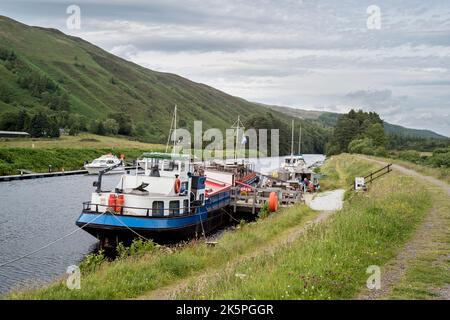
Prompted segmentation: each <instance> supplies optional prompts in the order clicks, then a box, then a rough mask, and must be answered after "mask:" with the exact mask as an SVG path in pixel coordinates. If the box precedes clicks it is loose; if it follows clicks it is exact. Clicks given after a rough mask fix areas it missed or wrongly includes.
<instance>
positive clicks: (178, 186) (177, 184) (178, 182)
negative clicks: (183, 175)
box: [174, 178, 181, 194]
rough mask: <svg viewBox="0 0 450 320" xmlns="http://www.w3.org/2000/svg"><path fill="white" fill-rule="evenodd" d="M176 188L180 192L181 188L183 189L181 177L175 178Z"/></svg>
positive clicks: (176, 191)
mask: <svg viewBox="0 0 450 320" xmlns="http://www.w3.org/2000/svg"><path fill="white" fill-rule="evenodd" d="M174 188H175V193H177V194H178V193H180V190H181V180H180V179H178V178H177V179H175V185H174Z"/></svg>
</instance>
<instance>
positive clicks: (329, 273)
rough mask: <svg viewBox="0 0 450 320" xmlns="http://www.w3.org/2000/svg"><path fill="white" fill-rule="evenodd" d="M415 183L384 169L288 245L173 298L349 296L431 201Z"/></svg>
mask: <svg viewBox="0 0 450 320" xmlns="http://www.w3.org/2000/svg"><path fill="white" fill-rule="evenodd" d="M348 157H349V156H346V155H345V156H342V157H338V158H336V160H335V161H338V162H342V161H344V162H345V161H348V159H349V158H348ZM355 161H357V160H355ZM340 165H341V168H343V167H344V165H343V164H342V163H341V164H340ZM351 170H353V169H351ZM399 186H401V188H399ZM416 186H417V185H416V183H415V181H414V180H413V179H412V178H409V177H402V176H400V175H398V174H396V173H392V174H390V175H389V176H385V177H383V178H381V179H380V180H378V181H377V182H376V183H375V184H374V185H373V186H372V187H371V188H370V191H369V192H368V193H360V194H356V195H354V196H353V197H350V198H349V200H348V201H347V203H346V205H345V207H344V209H343V210H342V211H341V212H339V213H338V214H336V215H335V216H334V217H333V218H332V219H331V220H329V221H327V222H326V223H324V224H321V225H318V226H316V227H315V228H312V229H311V230H310V231H309V232H307V233H306V234H305V236H304V237H303V238H301V239H299V240H297V241H296V242H294V243H293V244H292V245H290V246H286V247H285V248H283V249H282V250H279V251H277V252H276V253H274V254H272V255H269V256H258V257H255V258H254V259H252V260H249V261H244V262H243V263H241V264H238V265H236V266H235V267H234V268H232V269H231V270H228V271H227V272H224V273H222V274H221V275H220V276H219V277H217V278H216V279H214V280H212V281H209V282H207V283H203V284H202V285H199V284H195V285H192V286H191V287H190V288H189V289H188V290H186V291H184V292H182V293H180V294H179V295H178V296H177V298H183V299H184V298H187V299H350V298H354V297H355V296H356V295H357V294H358V292H359V291H360V289H361V288H362V287H363V286H364V285H365V282H366V280H367V278H368V277H369V275H368V274H366V270H367V268H368V267H369V266H371V265H378V266H382V265H383V264H385V263H386V262H387V261H389V260H390V259H391V258H393V257H394V256H395V255H396V253H397V252H398V250H399V249H400V248H402V246H403V245H404V243H405V242H406V241H407V240H408V239H409V238H410V236H411V234H412V233H413V231H414V230H415V228H416V226H417V225H418V224H419V222H420V221H422V218H423V217H424V215H425V213H426V212H427V211H428V209H429V208H430V207H431V200H430V198H429V195H428V193H427V192H424V191H423V190H419V189H418V188H417V187H416Z"/></svg>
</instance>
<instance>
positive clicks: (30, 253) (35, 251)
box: [0, 213, 105, 268]
mask: <svg viewBox="0 0 450 320" xmlns="http://www.w3.org/2000/svg"><path fill="white" fill-rule="evenodd" d="M104 214H105V213H102V214H101V215H99V216H98V217H95V219H94V220H92V221H91V222H88V223H86V224H85V225H84V226H82V227H79V228H77V229H75V230H73V231H71V232H69V233H68V234H66V235H64V236H62V237H60V238H58V239H56V240H54V241H52V242H50V243H48V244H46V245H45V246H42V247H40V248H39V249H36V250H34V251H31V252H29V253H27V254H24V255H23V256H20V257H18V258H15V259H12V260H10V261H8V262H5V263H2V264H0V268H1V267H4V266H7V265H9V264H11V263H14V262H17V261H19V260H22V259H25V258H27V257H29V256H31V255H33V254H35V253H38V252H39V251H42V250H44V249H47V248H48V247H50V246H51V245H53V244H55V243H57V242H58V241H61V240H63V239H65V238H67V237H70V236H71V235H73V234H75V233H76V232H77V231H79V230H82V229H84V228H85V227H87V226H88V225H90V224H92V223H93V222H94V221H95V220H97V219H98V218H100V217H101V216H103V215H104Z"/></svg>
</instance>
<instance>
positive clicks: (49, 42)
mask: <svg viewBox="0 0 450 320" xmlns="http://www.w3.org/2000/svg"><path fill="white" fill-rule="evenodd" d="M174 105H178V114H179V119H180V120H179V126H181V127H185V128H188V129H192V127H193V122H194V120H203V128H204V129H208V128H219V129H222V130H223V129H226V128H229V127H230V126H231V125H232V124H233V123H234V122H235V120H236V118H237V116H238V115H240V116H241V119H242V120H243V121H244V124H248V125H254V124H256V123H262V121H260V120H261V118H264V119H270V123H267V121H265V122H266V123H265V125H266V126H265V127H264V128H267V129H271V128H281V130H280V131H281V139H280V141H281V146H280V150H281V152H283V153H285V152H288V149H289V145H290V142H289V141H288V139H289V137H290V131H289V129H288V127H289V125H288V124H290V117H289V116H287V115H285V114H283V113H280V112H277V111H274V110H271V109H269V108H268V107H265V106H262V105H260V104H256V103H251V102H248V101H246V100H244V99H241V98H237V97H234V96H231V95H228V94H226V93H224V92H221V91H219V90H216V89H214V88H212V87H209V86H207V85H204V84H200V83H195V82H192V81H189V80H187V79H185V78H182V77H180V76H177V75H175V74H168V73H161V72H155V71H152V70H149V69H146V68H143V67H141V66H139V65H136V64H134V63H131V62H129V61H126V60H123V59H121V58H119V57H117V56H114V55H112V54H110V53H108V52H106V51H104V50H102V49H100V48H98V47H96V46H94V45H92V44H90V43H88V42H86V41H84V40H82V39H80V38H76V37H72V36H67V35H65V34H63V33H62V32H60V31H58V30H54V29H45V28H40V27H30V26H27V25H24V24H22V23H19V22H17V21H14V20H12V19H9V18H7V17H4V16H0V113H1V112H8V111H19V110H21V109H23V108H25V109H26V110H27V111H28V110H31V111H33V110H39V109H40V108H42V107H44V108H50V109H52V110H50V111H52V112H53V111H54V112H55V113H57V117H59V118H61V117H64V116H65V114H64V113H68V114H79V115H81V116H82V119H83V121H86V122H87V121H92V120H93V119H100V120H105V119H106V118H107V117H108V115H109V114H111V113H117V112H124V113H126V114H127V115H130V116H131V118H132V120H133V123H134V125H137V126H140V127H141V128H142V127H144V128H145V129H144V130H145V135H146V137H147V139H146V140H147V141H151V142H155V143H162V142H165V141H166V139H167V133H168V131H169V128H170V121H171V114H172V112H173V108H174ZM61 114H62V115H61ZM305 127H309V128H310V129H311V130H309V131H310V132H311V133H310V134H309V135H306V136H305V141H304V148H305V149H304V151H305V152H323V151H324V145H325V142H326V139H327V134H328V132H329V131H328V130H327V129H325V128H323V126H321V125H320V124H317V123H305ZM255 128H257V129H258V127H255ZM119 133H120V132H119ZM141 135H142V134H141Z"/></svg>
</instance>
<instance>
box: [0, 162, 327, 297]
mask: <svg viewBox="0 0 450 320" xmlns="http://www.w3.org/2000/svg"><path fill="white" fill-rule="evenodd" d="M323 159H324V157H323V156H322V155H305V160H306V161H307V163H313V162H315V161H318V160H323ZM280 161H281V159H277V161H273V160H269V159H261V160H260V161H258V162H257V163H256V169H257V171H259V172H263V173H268V172H271V171H273V170H275V169H276V168H277V167H278V165H279V163H280ZM118 179H119V176H106V177H105V178H104V189H108V188H111V189H112V188H114V186H115V185H116V183H117V181H118ZM94 180H96V177H95V176H70V177H55V178H48V179H36V180H23V181H11V182H1V183H0V203H1V204H2V206H1V208H2V210H1V211H0V264H1V263H4V262H7V261H10V260H12V259H15V258H17V257H19V256H22V255H24V254H27V253H29V252H32V251H33V250H36V249H38V248H40V247H42V246H44V245H46V244H48V243H49V242H52V241H54V240H56V239H58V238H60V237H62V236H64V235H66V234H68V233H70V232H71V231H73V230H76V229H77V227H76V226H75V221H76V219H77V218H78V216H79V215H80V212H81V209H82V203H83V201H87V200H89V199H90V194H91V192H93V190H94V188H93V187H92V182H93V181H94ZM96 244H97V241H96V239H95V238H94V237H92V236H90V235H89V234H87V233H86V232H84V231H82V230H80V231H79V232H76V233H75V234H73V235H71V236H70V237H68V238H65V239H64V240H61V241H59V242H57V243H55V244H53V245H51V246H50V247H48V248H46V249H44V250H43V251H40V252H38V253H36V254H34V255H32V256H30V257H27V258H24V259H22V260H20V261H17V262H14V263H12V264H10V265H7V266H4V267H0V294H2V293H6V292H8V291H9V290H11V289H13V288H20V287H23V286H26V285H30V284H36V283H42V282H48V281H51V280H52V279H55V278H57V277H60V276H61V275H63V274H64V273H65V272H66V269H67V267H68V266H70V265H73V264H78V263H79V262H80V261H81V260H82V259H83V257H84V255H86V254H87V253H89V252H91V251H92V250H94V248H95V246H96Z"/></svg>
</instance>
